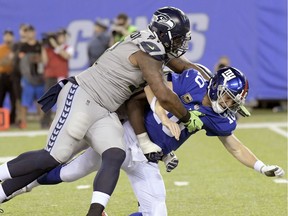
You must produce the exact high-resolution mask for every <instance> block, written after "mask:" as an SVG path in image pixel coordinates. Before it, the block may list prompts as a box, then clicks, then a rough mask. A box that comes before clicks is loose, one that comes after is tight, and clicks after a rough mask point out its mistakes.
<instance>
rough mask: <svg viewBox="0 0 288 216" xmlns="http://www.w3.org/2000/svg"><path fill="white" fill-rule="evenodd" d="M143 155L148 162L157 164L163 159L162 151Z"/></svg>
mask: <svg viewBox="0 0 288 216" xmlns="http://www.w3.org/2000/svg"><path fill="white" fill-rule="evenodd" d="M144 155H145V157H146V158H147V160H148V161H149V162H152V163H158V161H159V160H161V159H162V157H163V152H162V151H161V152H150V153H147V154H144Z"/></svg>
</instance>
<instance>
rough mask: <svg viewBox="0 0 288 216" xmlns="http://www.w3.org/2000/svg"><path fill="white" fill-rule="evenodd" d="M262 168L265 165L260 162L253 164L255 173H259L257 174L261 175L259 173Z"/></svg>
mask: <svg viewBox="0 0 288 216" xmlns="http://www.w3.org/2000/svg"><path fill="white" fill-rule="evenodd" d="M264 166H266V165H265V164H264V163H263V162H262V161H260V160H257V161H256V162H255V164H254V170H255V171H257V172H259V173H262V172H261V169H262V168H263V167H264Z"/></svg>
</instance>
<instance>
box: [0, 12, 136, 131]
mask: <svg viewBox="0 0 288 216" xmlns="http://www.w3.org/2000/svg"><path fill="white" fill-rule="evenodd" d="M136 30H137V28H136V27H135V26H133V25H131V24H130V19H129V17H128V15H127V14H125V13H120V14H119V15H117V17H116V18H115V20H114V22H112V23H110V22H109V21H107V20H102V19H97V20H96V21H95V23H94V36H93V37H92V38H91V40H90V42H89V43H88V46H87V55H88V59H89V66H91V65H92V64H93V63H94V62H95V61H96V60H97V59H98V58H99V57H100V56H101V55H102V53H103V52H104V51H105V50H106V49H107V48H109V47H110V46H112V45H113V44H114V43H116V42H118V41H120V40H121V39H123V38H124V37H125V36H127V35H129V34H131V33H133V32H135V31H136ZM15 34H16V33H14V32H13V31H12V30H9V29H6V30H4V31H3V43H2V44H1V45H0V107H3V106H4V105H7V103H8V106H9V109H10V111H9V119H10V123H9V124H10V126H12V127H18V128H21V129H25V128H26V127H27V114H28V111H29V108H33V107H34V106H35V109H36V110H35V111H36V114H37V118H38V119H39V123H40V127H41V128H42V129H45V128H49V126H50V124H51V121H52V115H53V113H52V112H53V110H52V111H49V112H48V113H45V114H44V113H43V112H41V110H40V107H39V106H38V104H37V99H39V98H40V97H41V96H42V95H43V93H44V92H45V91H46V90H48V89H49V88H50V87H52V86H53V85H55V84H56V83H57V82H58V81H60V80H61V79H64V78H67V77H68V76H69V59H70V58H71V57H72V56H73V55H74V47H73V46H71V45H69V44H68V42H67V41H68V39H69V33H68V32H67V31H66V29H65V28H61V29H58V30H56V31H54V32H45V33H42V34H41V39H40V40H37V37H36V29H35V27H34V26H33V25H31V24H20V25H19V31H18V34H19V40H18V41H16V40H15ZM34 114H35V113H34Z"/></svg>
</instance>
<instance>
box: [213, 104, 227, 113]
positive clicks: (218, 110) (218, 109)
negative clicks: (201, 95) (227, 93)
mask: <svg viewBox="0 0 288 216" xmlns="http://www.w3.org/2000/svg"><path fill="white" fill-rule="evenodd" d="M211 103H212V109H213V111H214V112H216V113H218V114H220V113H223V112H224V111H225V109H223V108H222V107H221V106H220V105H219V104H218V102H217V101H211Z"/></svg>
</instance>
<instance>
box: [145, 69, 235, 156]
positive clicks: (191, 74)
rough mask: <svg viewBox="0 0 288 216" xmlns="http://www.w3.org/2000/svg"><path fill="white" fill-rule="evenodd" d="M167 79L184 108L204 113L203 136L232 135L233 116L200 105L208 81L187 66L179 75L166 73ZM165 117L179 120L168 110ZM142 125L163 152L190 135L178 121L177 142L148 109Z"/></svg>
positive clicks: (173, 147)
mask: <svg viewBox="0 0 288 216" xmlns="http://www.w3.org/2000/svg"><path fill="white" fill-rule="evenodd" d="M168 81H172V83H173V91H174V92H175V93H176V94H177V95H178V96H179V98H180V100H181V101H182V103H183V104H184V106H185V107H186V108H187V109H188V110H198V111H200V112H201V113H204V114H205V116H203V117H200V118H201V120H202V122H203V124H204V125H203V129H204V130H205V131H206V135H207V136H229V135H231V134H232V131H233V130H235V128H236V118H235V116H234V115H232V114H229V115H228V116H227V117H223V116H220V115H219V114H217V113H215V112H214V111H213V109H212V107H207V106H203V105H202V100H203V98H204V96H205V95H206V94H207V86H208V82H207V81H205V80H204V78H203V77H202V76H201V74H200V73H199V72H197V71H196V70H194V69H189V70H186V71H184V72H183V73H182V74H176V73H171V74H169V75H168ZM167 116H168V117H169V118H170V119H171V120H172V121H174V122H177V121H178V120H179V119H178V118H177V117H175V116H173V115H172V114H171V113H167ZM145 126H146V129H147V132H148V134H149V137H150V139H151V141H152V142H154V143H156V144H157V145H159V146H160V147H161V148H162V150H163V153H164V154H167V153H169V152H171V151H172V150H176V149H177V148H179V147H180V146H181V145H182V144H183V143H184V142H185V141H186V140H187V139H188V138H189V137H190V136H191V135H192V134H193V133H189V132H188V130H187V129H186V128H185V126H184V125H183V123H180V129H181V134H180V139H179V141H177V140H176V139H175V138H174V137H173V136H172V134H171V132H170V131H169V129H168V128H166V127H165V126H163V125H162V124H161V122H160V119H159V118H158V116H157V115H156V114H155V113H153V111H151V110H150V111H148V112H147V113H146V116H145ZM194 133H195V132H194Z"/></svg>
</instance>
